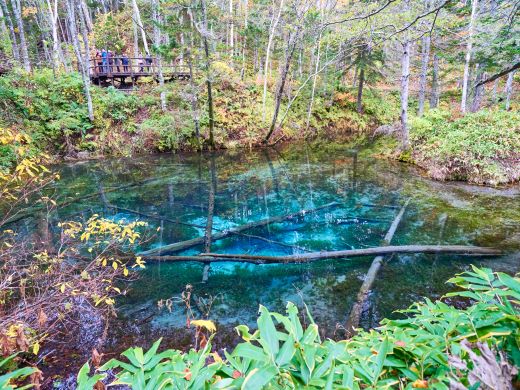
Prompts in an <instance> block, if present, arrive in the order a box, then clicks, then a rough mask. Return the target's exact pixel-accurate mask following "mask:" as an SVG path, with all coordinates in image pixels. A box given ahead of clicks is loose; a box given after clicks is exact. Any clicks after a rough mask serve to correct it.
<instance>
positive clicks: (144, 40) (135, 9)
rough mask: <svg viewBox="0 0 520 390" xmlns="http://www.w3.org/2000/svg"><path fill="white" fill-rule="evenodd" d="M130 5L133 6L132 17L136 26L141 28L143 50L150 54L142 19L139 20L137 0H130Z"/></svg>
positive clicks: (139, 13)
mask: <svg viewBox="0 0 520 390" xmlns="http://www.w3.org/2000/svg"><path fill="white" fill-rule="evenodd" d="M132 6H133V8H134V18H135V23H136V24H137V27H138V28H139V29H140V30H141V38H142V39H143V46H144V51H145V53H146V54H150V49H149V48H148V39H147V38H146V31H144V25H143V21H142V20H141V12H139V7H138V6H137V0H132Z"/></svg>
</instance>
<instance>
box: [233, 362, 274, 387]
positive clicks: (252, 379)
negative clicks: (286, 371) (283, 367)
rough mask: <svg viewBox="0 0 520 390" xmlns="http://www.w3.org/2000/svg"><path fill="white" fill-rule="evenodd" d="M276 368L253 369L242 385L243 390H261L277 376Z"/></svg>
mask: <svg viewBox="0 0 520 390" xmlns="http://www.w3.org/2000/svg"><path fill="white" fill-rule="evenodd" d="M277 372H278V371H277V370H276V367H274V366H265V367H261V368H255V369H253V370H252V371H251V372H250V373H249V374H248V375H247V376H246V378H245V380H244V383H242V387H241V389H243V390H261V389H262V388H263V387H264V386H265V385H266V384H268V383H269V382H270V381H271V379H273V378H274V376H275V375H276V374H277Z"/></svg>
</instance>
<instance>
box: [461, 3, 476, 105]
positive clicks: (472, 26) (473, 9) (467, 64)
mask: <svg viewBox="0 0 520 390" xmlns="http://www.w3.org/2000/svg"><path fill="white" fill-rule="evenodd" d="M472 1H473V3H472V5H471V18H470V20H469V27H468V44H467V47H466V62H465V65H464V76H463V79H462V99H461V102H460V110H461V111H462V112H466V101H467V99H468V87H469V70H470V63H471V51H472V50H473V31H474V29H475V20H476V18H477V12H478V0H472Z"/></svg>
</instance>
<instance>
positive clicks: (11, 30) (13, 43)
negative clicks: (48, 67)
mask: <svg viewBox="0 0 520 390" xmlns="http://www.w3.org/2000/svg"><path fill="white" fill-rule="evenodd" d="M0 8H1V9H2V12H3V18H5V20H6V21H7V27H8V28H9V35H10V40H11V49H12V52H13V57H14V59H15V61H17V62H19V61H20V50H19V47H18V42H17V40H16V33H15V29H14V24H13V20H12V19H11V14H10V12H9V8H7V3H6V1H5V0H0Z"/></svg>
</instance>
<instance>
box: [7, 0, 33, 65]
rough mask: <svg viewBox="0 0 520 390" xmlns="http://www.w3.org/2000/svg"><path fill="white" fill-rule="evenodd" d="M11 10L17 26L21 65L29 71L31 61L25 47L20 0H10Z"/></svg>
mask: <svg viewBox="0 0 520 390" xmlns="http://www.w3.org/2000/svg"><path fill="white" fill-rule="evenodd" d="M11 4H12V6H13V12H14V16H15V19H16V24H17V27H18V36H19V38H20V53H21V58H22V63H23V67H24V69H25V70H26V71H27V72H30V71H31V61H30V59H29V50H28V49H27V40H26V38H25V27H24V24H23V17H22V4H21V2H20V0H12V3H11Z"/></svg>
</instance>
